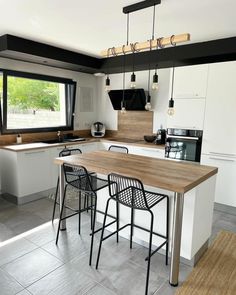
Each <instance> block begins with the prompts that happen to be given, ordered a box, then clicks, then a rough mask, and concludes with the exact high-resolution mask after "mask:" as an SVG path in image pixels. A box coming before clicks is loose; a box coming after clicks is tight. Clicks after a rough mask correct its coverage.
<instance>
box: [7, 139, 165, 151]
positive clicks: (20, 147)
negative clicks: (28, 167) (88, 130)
mask: <svg viewBox="0 0 236 295" xmlns="http://www.w3.org/2000/svg"><path fill="white" fill-rule="evenodd" d="M100 141H103V142H109V143H110V144H111V145H112V144H113V145H116V144H123V145H133V146H139V147H147V148H153V149H164V148H165V145H156V144H154V143H148V142H145V141H144V140H129V139H125V138H121V139H119V138H95V137H89V138H86V140H85V141H75V142H71V141H66V142H61V143H53V144H48V143H43V142H33V143H23V144H12V145H5V146H2V147H1V149H4V150H9V151H13V152H23V151H29V150H35V149H45V148H52V147H57V146H58V147H60V146H73V145H77V144H85V143H91V142H100Z"/></svg>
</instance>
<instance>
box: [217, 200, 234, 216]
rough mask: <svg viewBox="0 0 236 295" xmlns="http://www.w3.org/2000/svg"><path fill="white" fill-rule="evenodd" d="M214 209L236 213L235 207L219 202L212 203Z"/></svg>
mask: <svg viewBox="0 0 236 295" xmlns="http://www.w3.org/2000/svg"><path fill="white" fill-rule="evenodd" d="M214 209H215V210H217V211H220V212H223V213H227V214H231V215H236V207H233V206H229V205H224V204H220V203H216V202H215V203H214Z"/></svg>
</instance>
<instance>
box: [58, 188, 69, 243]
mask: <svg viewBox="0 0 236 295" xmlns="http://www.w3.org/2000/svg"><path fill="white" fill-rule="evenodd" d="M66 189H67V185H66V186H65V190H64V195H63V200H62V209H61V212H60V219H59V223H58V228H57V237H56V245H57V242H58V238H59V232H60V227H61V219H62V216H63V211H64V205H65V197H66Z"/></svg>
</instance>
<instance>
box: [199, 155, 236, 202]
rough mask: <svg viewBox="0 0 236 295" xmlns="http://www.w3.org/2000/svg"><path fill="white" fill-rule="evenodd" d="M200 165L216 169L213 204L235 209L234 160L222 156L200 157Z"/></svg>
mask: <svg viewBox="0 0 236 295" xmlns="http://www.w3.org/2000/svg"><path fill="white" fill-rule="evenodd" d="M201 164H204V165H209V166H215V167H218V174H217V180H216V192H215V202H216V203H220V204H224V205H228V206H233V207H236V197H235V196H236V185H235V179H236V178H235V176H236V158H230V157H225V156H224V155H223V154H212V155H202V156H201Z"/></svg>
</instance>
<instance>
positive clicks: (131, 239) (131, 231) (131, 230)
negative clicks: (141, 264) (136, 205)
mask: <svg viewBox="0 0 236 295" xmlns="http://www.w3.org/2000/svg"><path fill="white" fill-rule="evenodd" d="M133 233H134V209H133V208H131V225H130V245H129V247H130V249H132V245H133Z"/></svg>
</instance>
